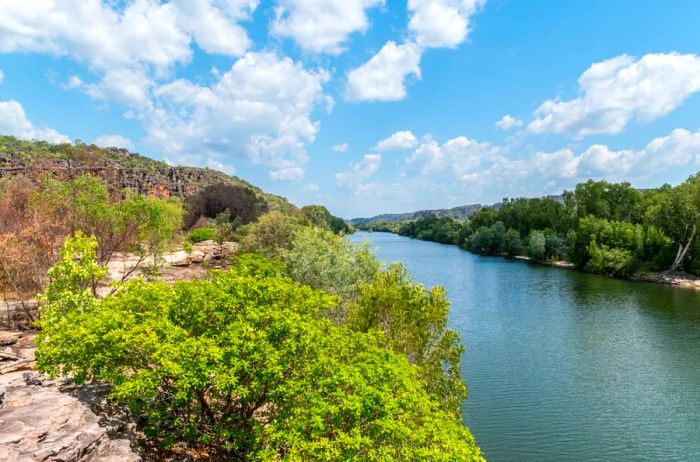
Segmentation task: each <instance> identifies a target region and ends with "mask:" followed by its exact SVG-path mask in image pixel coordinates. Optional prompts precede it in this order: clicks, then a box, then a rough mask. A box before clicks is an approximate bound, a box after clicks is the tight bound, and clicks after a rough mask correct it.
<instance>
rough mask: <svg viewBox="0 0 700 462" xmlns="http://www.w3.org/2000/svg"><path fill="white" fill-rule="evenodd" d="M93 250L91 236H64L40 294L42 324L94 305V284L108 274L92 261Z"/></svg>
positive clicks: (94, 252) (94, 242)
mask: <svg viewBox="0 0 700 462" xmlns="http://www.w3.org/2000/svg"><path fill="white" fill-rule="evenodd" d="M96 249H97V239H95V237H94V236H90V237H86V236H84V235H83V234H82V233H81V232H80V231H78V232H77V233H76V234H75V236H73V237H68V238H66V241H65V243H64V244H63V247H62V248H61V252H60V258H59V260H58V262H57V263H56V264H55V265H53V266H52V267H51V268H50V269H49V283H48V285H47V287H46V290H45V291H44V293H43V294H41V296H40V297H39V302H40V303H41V304H42V305H43V309H42V311H41V315H42V321H41V325H42V326H50V327H53V326H55V324H56V323H57V322H62V321H64V319H63V317H64V316H67V315H68V316H69V315H71V314H73V313H79V312H80V313H82V312H88V311H90V310H91V308H92V307H93V306H94V304H95V299H94V288H95V286H96V283H97V282H98V281H100V280H101V279H103V278H104V277H105V276H106V275H107V268H106V267H105V266H102V265H99V264H97V263H95V259H96V256H97V253H96ZM41 335H43V333H42V334H40V336H41Z"/></svg>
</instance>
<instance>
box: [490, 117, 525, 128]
mask: <svg viewBox="0 0 700 462" xmlns="http://www.w3.org/2000/svg"><path fill="white" fill-rule="evenodd" d="M522 125H523V121H522V120H520V119H519V118H517V117H513V116H511V115H508V114H506V115H504V116H503V117H501V119H500V120H499V121H497V122H496V127H498V128H500V129H501V130H510V129H511V128H515V127H522Z"/></svg>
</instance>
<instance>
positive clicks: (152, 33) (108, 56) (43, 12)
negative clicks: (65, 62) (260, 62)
mask: <svg viewBox="0 0 700 462" xmlns="http://www.w3.org/2000/svg"><path fill="white" fill-rule="evenodd" d="M118 4H119V3H118V2H102V1H100V0H81V1H61V2H49V1H46V0H23V1H21V2H16V1H11V0H6V1H4V2H2V12H3V20H2V21H0V52H13V51H33V52H46V53H51V54H54V55H58V56H63V55H69V56H71V57H73V58H75V59H77V60H80V61H85V62H87V63H89V64H90V66H91V67H93V68H98V69H109V68H114V67H119V68H124V67H131V66H135V65H149V66H154V67H156V68H159V69H161V70H164V69H165V68H167V67H169V66H171V65H172V64H174V63H177V62H186V61H188V60H189V59H190V58H191V56H192V50H191V43H192V42H193V40H194V41H195V42H196V43H197V44H198V45H199V46H200V47H201V48H202V49H204V50H205V51H209V52H215V53H224V54H233V55H241V54H243V53H244V52H245V50H246V48H247V47H248V45H249V43H250V41H249V39H248V37H247V36H246V34H245V32H244V31H243V30H242V29H241V28H240V26H238V25H237V24H236V21H237V20H238V19H242V18H244V17H245V16H246V14H248V13H249V12H250V11H252V10H253V9H254V8H255V6H256V5H257V1H241V0H234V1H231V0H202V1H198V2H189V1H184V0H182V1H175V2H160V1H156V0H134V1H133V2H129V3H128V4H127V5H126V6H125V7H123V8H121V9H120V8H118V7H117V6H116V5H118ZM76 24H79V25H80V27H76V26H75V25H76Z"/></svg>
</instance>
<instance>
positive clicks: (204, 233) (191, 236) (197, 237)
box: [186, 227, 216, 244]
mask: <svg viewBox="0 0 700 462" xmlns="http://www.w3.org/2000/svg"><path fill="white" fill-rule="evenodd" d="M186 239H187V242H189V243H190V244H197V243H199V242H204V241H215V240H216V230H215V229H214V228H211V227H206V228H194V229H193V230H192V231H190V232H189V233H187V238H186Z"/></svg>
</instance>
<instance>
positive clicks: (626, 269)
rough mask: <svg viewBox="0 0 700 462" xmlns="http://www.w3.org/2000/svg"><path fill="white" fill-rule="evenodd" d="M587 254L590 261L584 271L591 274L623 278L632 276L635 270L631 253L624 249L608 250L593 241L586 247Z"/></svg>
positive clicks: (634, 262) (635, 266) (634, 261)
mask: <svg viewBox="0 0 700 462" xmlns="http://www.w3.org/2000/svg"><path fill="white" fill-rule="evenodd" d="M588 254H589V255H590V260H588V263H586V266H585V267H584V269H585V270H586V271H590V272H593V273H600V274H606V275H608V276H614V277H625V276H629V275H631V274H633V273H634V272H635V270H636V268H637V265H636V260H635V258H634V256H633V255H632V252H630V251H629V250H626V249H618V248H608V247H607V246H605V245H598V244H597V243H596V242H595V241H593V242H591V243H590V245H589V246H588Z"/></svg>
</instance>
